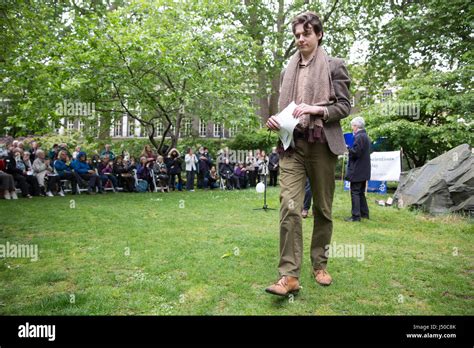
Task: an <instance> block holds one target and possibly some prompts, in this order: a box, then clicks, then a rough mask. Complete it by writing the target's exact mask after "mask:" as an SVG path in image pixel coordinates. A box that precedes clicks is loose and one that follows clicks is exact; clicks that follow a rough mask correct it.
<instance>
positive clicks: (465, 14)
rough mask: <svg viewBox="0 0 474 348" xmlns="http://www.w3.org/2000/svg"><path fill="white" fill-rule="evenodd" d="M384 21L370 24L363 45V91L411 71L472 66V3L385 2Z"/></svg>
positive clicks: (434, 0) (435, 0)
mask: <svg viewBox="0 0 474 348" xmlns="http://www.w3.org/2000/svg"><path fill="white" fill-rule="evenodd" d="M384 8H385V19H386V20H385V21H384V22H383V23H381V22H374V23H373V25H372V26H371V28H370V30H368V31H366V32H365V35H364V37H365V38H366V40H368V42H369V43H370V45H369V50H368V60H367V69H368V74H367V79H366V86H367V87H368V88H370V89H371V90H372V91H376V90H377V89H379V88H381V87H382V86H383V84H384V83H386V82H387V81H388V80H389V79H390V78H392V77H396V78H398V79H404V78H406V77H407V76H408V75H409V72H410V70H411V69H412V67H415V68H423V70H424V71H425V72H429V71H430V70H431V69H433V68H434V69H437V68H440V67H444V68H448V69H456V68H458V67H462V66H466V65H469V64H472V62H473V58H474V57H473V52H474V50H473V48H474V47H473V40H472V23H473V20H474V12H473V10H472V3H471V2H470V1H466V0H452V1H439V0H425V1H401V2H400V1H396V2H395V1H390V2H388V1H386V2H385V5H384Z"/></svg>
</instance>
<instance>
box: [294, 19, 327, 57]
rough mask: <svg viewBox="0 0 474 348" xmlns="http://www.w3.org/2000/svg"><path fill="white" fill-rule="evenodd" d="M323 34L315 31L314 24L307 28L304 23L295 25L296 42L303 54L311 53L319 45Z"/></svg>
mask: <svg viewBox="0 0 474 348" xmlns="http://www.w3.org/2000/svg"><path fill="white" fill-rule="evenodd" d="M321 36H322V33H319V34H318V35H316V34H315V33H314V31H313V27H312V26H308V27H307V28H306V29H305V28H303V24H297V25H296V26H295V44H296V47H297V48H298V50H299V51H300V52H301V54H303V55H308V54H311V53H312V52H313V51H314V50H315V49H316V47H318V41H319V39H321Z"/></svg>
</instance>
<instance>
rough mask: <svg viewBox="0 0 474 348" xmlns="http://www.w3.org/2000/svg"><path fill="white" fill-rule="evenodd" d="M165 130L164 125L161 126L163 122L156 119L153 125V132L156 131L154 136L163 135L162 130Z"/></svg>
mask: <svg viewBox="0 0 474 348" xmlns="http://www.w3.org/2000/svg"><path fill="white" fill-rule="evenodd" d="M164 131H165V129H164V127H163V122H162V121H158V122H156V125H155V133H156V136H157V137H161V136H163V132H164Z"/></svg>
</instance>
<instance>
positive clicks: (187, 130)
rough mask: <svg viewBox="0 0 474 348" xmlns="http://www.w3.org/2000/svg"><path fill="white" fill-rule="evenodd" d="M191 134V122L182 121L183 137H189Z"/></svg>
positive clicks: (188, 120) (190, 120)
mask: <svg viewBox="0 0 474 348" xmlns="http://www.w3.org/2000/svg"><path fill="white" fill-rule="evenodd" d="M192 132H193V120H192V119H186V120H185V121H184V132H183V135H184V136H185V137H190V136H191V135H192Z"/></svg>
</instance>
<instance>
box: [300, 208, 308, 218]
mask: <svg viewBox="0 0 474 348" xmlns="http://www.w3.org/2000/svg"><path fill="white" fill-rule="evenodd" d="M301 217H302V218H303V219H306V218H307V217H308V211H307V210H306V209H303V211H302V212H301Z"/></svg>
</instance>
